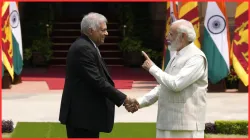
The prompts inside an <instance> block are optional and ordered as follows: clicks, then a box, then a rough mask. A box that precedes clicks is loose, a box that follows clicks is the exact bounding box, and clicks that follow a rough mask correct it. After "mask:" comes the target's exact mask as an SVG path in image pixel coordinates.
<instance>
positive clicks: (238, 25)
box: [231, 2, 248, 86]
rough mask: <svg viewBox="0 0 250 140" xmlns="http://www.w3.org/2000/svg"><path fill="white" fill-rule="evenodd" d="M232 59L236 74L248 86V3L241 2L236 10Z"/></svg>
mask: <svg viewBox="0 0 250 140" xmlns="http://www.w3.org/2000/svg"><path fill="white" fill-rule="evenodd" d="M231 58H232V64H233V68H234V70H235V72H236V74H237V75H238V76H239V78H240V79H241V81H242V82H243V83H244V85H245V86H248V2H239V3H238V6H237V8H236V13H235V30H234V38H233V41H232V51H231Z"/></svg>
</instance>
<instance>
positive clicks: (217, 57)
mask: <svg viewBox="0 0 250 140" xmlns="http://www.w3.org/2000/svg"><path fill="white" fill-rule="evenodd" d="M201 49H202V51H203V52H204V53H205V55H206V57H207V61H208V79H209V80H210V82H211V83H212V84H215V83H217V82H219V81H220V80H222V79H224V78H225V77H226V76H227V75H228V72H229V71H228V68H227V64H226V62H225V60H224V58H223V56H222V55H221V53H220V52H219V50H218V48H217V47H216V45H215V43H214V41H213V39H212V38H211V36H210V34H209V33H208V31H207V30H206V28H205V30H204V40H203V45H202V48H201Z"/></svg>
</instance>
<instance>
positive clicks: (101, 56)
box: [95, 47, 102, 57]
mask: <svg viewBox="0 0 250 140" xmlns="http://www.w3.org/2000/svg"><path fill="white" fill-rule="evenodd" d="M95 48H96V50H97V52H98V53H99V55H100V57H102V55H101V53H100V50H99V49H98V47H95Z"/></svg>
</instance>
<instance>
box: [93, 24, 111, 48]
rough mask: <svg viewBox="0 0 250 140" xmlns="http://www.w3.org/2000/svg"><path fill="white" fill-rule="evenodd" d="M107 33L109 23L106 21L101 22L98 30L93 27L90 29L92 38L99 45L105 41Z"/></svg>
mask: <svg viewBox="0 0 250 140" xmlns="http://www.w3.org/2000/svg"><path fill="white" fill-rule="evenodd" d="M107 35H108V31H107V25H106V23H104V22H103V23H101V24H100V27H99V28H97V29H96V30H93V29H91V31H90V36H91V39H92V40H93V42H94V43H95V44H96V45H97V46H99V45H101V44H103V43H104V40H105V36H107Z"/></svg>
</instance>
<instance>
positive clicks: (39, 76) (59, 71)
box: [22, 67, 155, 90]
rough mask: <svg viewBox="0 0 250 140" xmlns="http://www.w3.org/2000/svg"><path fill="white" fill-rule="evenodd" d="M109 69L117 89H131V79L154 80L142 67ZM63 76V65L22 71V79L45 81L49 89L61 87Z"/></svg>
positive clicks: (62, 85)
mask: <svg viewBox="0 0 250 140" xmlns="http://www.w3.org/2000/svg"><path fill="white" fill-rule="evenodd" d="M109 71H110V74H111V77H112V79H113V80H114V83H115V87H116V88H118V89H131V88H132V84H133V81H155V79H154V77H153V76H151V75H150V74H149V73H148V72H146V71H145V70H143V69H142V68H126V67H109ZM64 77H65V68H64V67H51V68H48V69H47V70H39V69H36V70H35V69H24V70H23V72H22V81H46V83H47V84H48V87H49V89H50V90H60V89H63V87H64Z"/></svg>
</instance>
